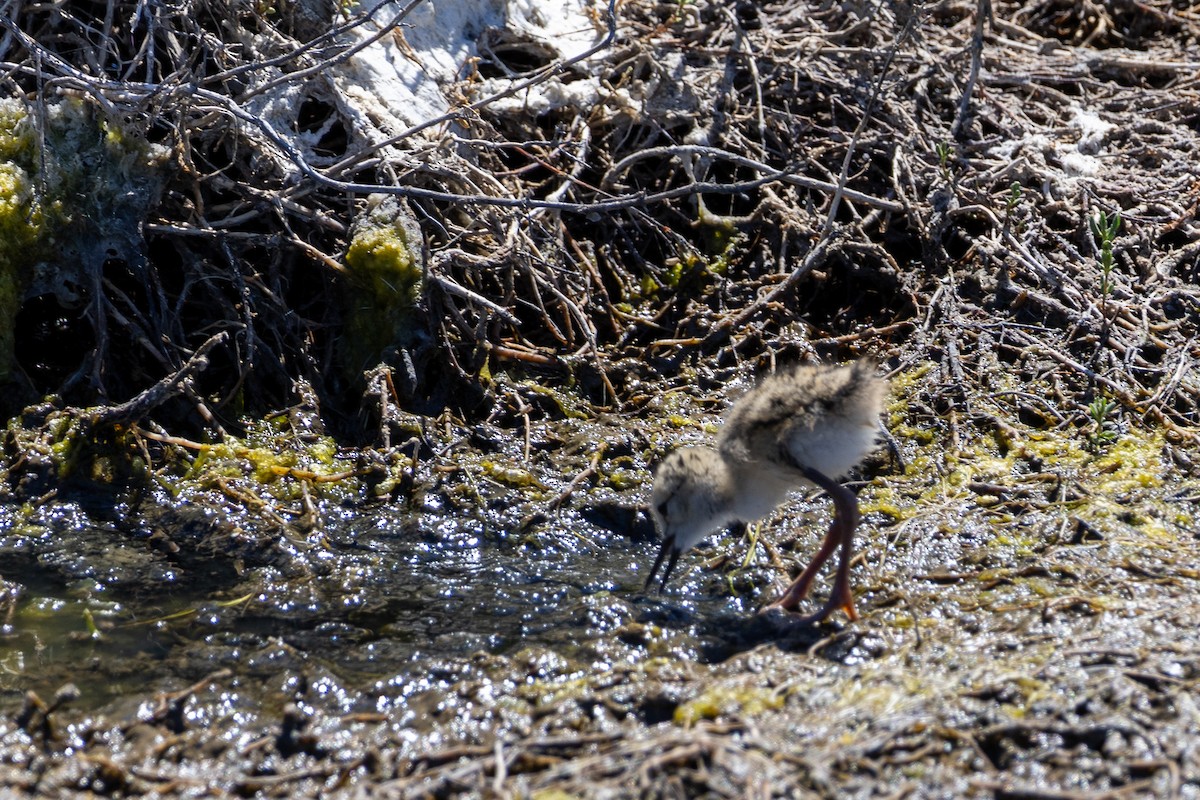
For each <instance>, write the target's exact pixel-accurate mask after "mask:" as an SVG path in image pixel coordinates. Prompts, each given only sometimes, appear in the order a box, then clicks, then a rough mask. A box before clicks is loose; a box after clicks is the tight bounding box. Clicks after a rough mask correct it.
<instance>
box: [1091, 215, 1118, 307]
mask: <svg viewBox="0 0 1200 800" xmlns="http://www.w3.org/2000/svg"><path fill="white" fill-rule="evenodd" d="M1088 222H1090V223H1091V228H1092V235H1094V236H1095V237H1096V239H1097V240H1098V241H1099V243H1100V308H1101V312H1102V313H1103V314H1104V315H1105V316H1106V317H1107V316H1108V298H1109V295H1111V294H1112V286H1113V285H1112V271H1113V247H1112V246H1113V241H1114V240H1115V239H1116V238H1117V231H1119V230H1120V229H1121V212H1119V211H1114V212H1113V215H1112V216H1111V217H1109V216H1108V213H1107V212H1106V211H1101V212H1100V213H1099V214H1097V215H1096V216H1095V217H1092V218H1091V219H1089V220H1088Z"/></svg>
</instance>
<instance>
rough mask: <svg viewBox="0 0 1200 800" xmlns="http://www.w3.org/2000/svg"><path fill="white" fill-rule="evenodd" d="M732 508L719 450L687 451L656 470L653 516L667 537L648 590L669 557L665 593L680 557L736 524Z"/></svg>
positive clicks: (663, 586)
mask: <svg viewBox="0 0 1200 800" xmlns="http://www.w3.org/2000/svg"><path fill="white" fill-rule="evenodd" d="M729 507H730V497H729V479H728V468H727V467H726V466H725V462H724V461H722V460H721V457H720V456H719V455H718V454H717V453H716V451H714V450H711V449H709V448H707V447H685V448H682V449H679V450H675V451H674V452H672V453H671V454H670V455H668V456H667V457H666V458H664V459H663V460H662V463H660V464H659V465H658V469H656V470H655V472H654V489H653V490H652V491H651V493H650V513H651V515H652V516H653V517H654V524H655V526H656V527H657V528H658V532H659V535H660V536H661V537H662V549H661V550H659V553H658V558H656V559H655V560H654V566H653V567H651V569H650V575H649V577H647V579H646V587H645V588H647V589H649V588H650V584H651V583H653V582H654V577H655V575H657V574H658V568H659V567H660V566H662V563H663V560H664V559H666V561H667V566H666V569H665V570H664V571H663V575H662V583H661V584H659V589H658V590H659V591H660V592H661V591H662V590H663V589H664V588H665V587H666V585H667V580H668V579H669V578H670V577H671V571H672V570H674V569H675V562H676V561H677V560H678V559H679V555H680V553H683V552H684V551H686V550H688V549H690V548H691V547H694V546H695V545H696V544H697V543H699V542H700V540H702V539H703V538H704V537H705V536H707V535H708V534H710V533H712V532H713V531H715V530H717V529H718V528H721V527H723V526H724V525H725V524H726V523H728V522H730V521H731V520H729V519H728V511H729Z"/></svg>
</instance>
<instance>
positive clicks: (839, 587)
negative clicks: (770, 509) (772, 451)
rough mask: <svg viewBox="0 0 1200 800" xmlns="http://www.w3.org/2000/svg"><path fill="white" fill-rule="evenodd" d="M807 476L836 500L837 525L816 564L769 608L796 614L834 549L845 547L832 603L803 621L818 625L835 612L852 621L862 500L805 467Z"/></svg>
mask: <svg viewBox="0 0 1200 800" xmlns="http://www.w3.org/2000/svg"><path fill="white" fill-rule="evenodd" d="M804 477H806V478H808V479H809V480H810V481H812V482H813V483H815V484H816V485H817V486H820V487H821V488H822V489H824V490H825V493H826V494H828V495H829V497H830V498H831V499H832V500H833V523H832V524H830V526H829V532H828V533H826V534H825V541H823V542H822V543H821V549H820V550H818V551H817V553H816V555H814V556H813V558H812V561H810V562H809V564H808V566H807V567H805V568H804V571H803V572H801V573H800V576H799V577H798V578H796V580H795V581H793V582H792V585H791V586H789V587H788V588H787V591H786V592H784V593H783V596H782V597H780V598H779V599H778V600H776V601H775V602H774V603H771V604H770V605H769V606H767V608H782V609H784V610H785V611H795V610H796V606H797V605H799V603H800V601H801V600H803V599H804V598H805V597H807V596H808V590H809V588H810V587H811V586H812V582H813V579H814V578H816V577H817V573H818V572H820V570H821V567H823V566H824V565H825V562H826V561H828V560H829V557H830V556H831V555H833V551H834V549H836V548H837V547H838V546H839V545H840V546H841V555H840V557H839V559H838V567H837V575H836V576H835V577H834V579H833V588H832V589H831V590H830V593H829V600H828V601H827V602H826V603H825V605H824V606H822V607H821V610H819V611H817V613H815V614H810V615H808V616H806V617H803V618H802V619H801V620H800V621H801V622H805V623H810V624H816V623H818V622H822V621H824V620H825V619H826V618H827V617H828V616H829V615H830V614H832V613H833V612H834V611H845V612H846V616H848V617H849V618H850V619H852V620H855V619H858V612H857V611H856V610H855V608H854V593H853V591H852V590H851V589H850V559H851V558H852V557H853V555H854V530H855V528H857V527H858V498H856V497H855V496H854V493H853V492H851V491H850V490H849V489H847V488H846V487H845V486H842V485H841V484H840V483H838V482H837V481H834V480H832V479H831V478H827V477H826V476H825V475H823V474H821V473H820V472H817V471H816V470H815V469H811V468H805V469H804Z"/></svg>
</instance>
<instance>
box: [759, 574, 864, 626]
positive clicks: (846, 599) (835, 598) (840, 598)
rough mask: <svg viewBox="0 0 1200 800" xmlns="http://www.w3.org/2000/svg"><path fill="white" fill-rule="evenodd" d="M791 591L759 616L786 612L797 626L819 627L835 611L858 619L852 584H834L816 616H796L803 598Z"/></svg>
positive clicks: (762, 610)
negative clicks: (797, 607) (831, 591)
mask: <svg viewBox="0 0 1200 800" xmlns="http://www.w3.org/2000/svg"><path fill="white" fill-rule="evenodd" d="M791 595H792V593H791V592H790V591H788V592H785V593H784V595H783V596H782V597H780V598H779V599H778V600H776V601H775V602H773V603H769V604H767V605H765V606H763V607H762V608H760V609H759V610H758V613H759V614H769V613H775V612H776V610H778V611H782V612H786V613H788V614H789V616H790V622H792V623H793V624H796V625H817V624H819V623H822V622H824V621H825V620H826V619H828V618H829V615H830V614H832V613H833V612H835V611H844V612H845V614H846V616H847V617H849V618H850V621H851V622H853V621H854V620H857V619H858V611H857V610H856V609H855V608H854V594H853V593H852V592H851V591H850V584H849V582H847V583H846V584H844V585H839V584H838V582H836V581H835V582H834V587H833V593H832V594H830V596H829V599H828V600H827V601H826V602H825V605H823V606H821V608H820V610H818V611H817V612H816V613H815V614H803V615H796V614H795V612H796V606H797V605H799V603H800V600H801V599H803V598H802V597H792V596H791Z"/></svg>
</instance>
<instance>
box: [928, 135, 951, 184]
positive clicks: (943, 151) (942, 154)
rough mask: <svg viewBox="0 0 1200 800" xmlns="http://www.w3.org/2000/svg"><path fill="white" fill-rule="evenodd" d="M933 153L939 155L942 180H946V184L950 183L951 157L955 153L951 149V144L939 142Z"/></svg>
mask: <svg viewBox="0 0 1200 800" xmlns="http://www.w3.org/2000/svg"><path fill="white" fill-rule="evenodd" d="M933 152H934V153H935V154H936V155H937V159H938V169H940V170H941V171H942V179H943V180H945V181H946V183H950V156H952V155H953V154H954V151H953V150H952V149H951V147H950V143H949V142H938V143H937V145H935V146H934V148H933Z"/></svg>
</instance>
